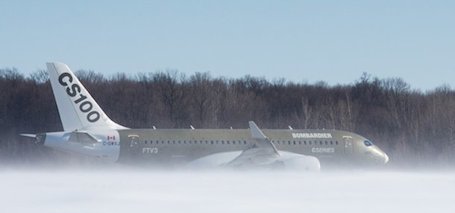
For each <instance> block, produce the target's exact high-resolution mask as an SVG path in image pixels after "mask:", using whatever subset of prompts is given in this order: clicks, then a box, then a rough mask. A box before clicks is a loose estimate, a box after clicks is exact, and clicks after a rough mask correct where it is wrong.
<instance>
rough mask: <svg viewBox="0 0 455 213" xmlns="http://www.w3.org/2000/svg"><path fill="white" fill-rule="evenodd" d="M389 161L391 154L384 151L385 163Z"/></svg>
mask: <svg viewBox="0 0 455 213" xmlns="http://www.w3.org/2000/svg"><path fill="white" fill-rule="evenodd" d="M388 162H389V156H388V155H387V154H386V153H385V152H384V164H387V163H388Z"/></svg>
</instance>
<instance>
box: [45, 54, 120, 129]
mask: <svg viewBox="0 0 455 213" xmlns="http://www.w3.org/2000/svg"><path fill="white" fill-rule="evenodd" d="M47 71H48V73H49V78H50V81H51V85H52V90H53V92H54V96H55V101H56V102H57V107H58V112H59V114H60V119H61V121H62V125H63V129H64V130H65V131H74V130H87V129H125V127H123V126H121V125H118V124H117V123H115V122H113V121H112V120H111V119H110V118H109V117H108V116H107V115H106V114H105V113H104V111H103V110H102V109H101V107H100V106H99V105H98V103H96V101H95V100H94V99H93V97H92V96H91V95H90V93H88V91H87V90H86V89H85V87H84V86H83V85H82V84H81V82H79V79H77V77H76V76H75V75H74V73H73V72H71V70H70V69H69V67H68V66H67V65H66V64H63V63H47Z"/></svg>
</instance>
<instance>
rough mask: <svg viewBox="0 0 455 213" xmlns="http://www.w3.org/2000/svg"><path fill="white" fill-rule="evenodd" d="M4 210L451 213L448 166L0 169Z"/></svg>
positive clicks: (453, 183) (452, 180)
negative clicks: (394, 168) (424, 168)
mask: <svg viewBox="0 0 455 213" xmlns="http://www.w3.org/2000/svg"><path fill="white" fill-rule="evenodd" d="M0 179H1V181H0V189H1V193H0V200H1V201H2V202H1V203H2V212H35V213H38V212H46V213H49V212H67V213H70V212H134V213H140V212H152V211H153V212H183V211H186V212H259V211H260V212H335V211H341V212H362V213H363V212H381V213H383V212H430V211H432V212H452V211H453V201H454V199H455V197H454V196H453V191H454V190H455V175H454V173H453V172H415V171H413V172H411V171H408V172H400V171H364V170H348V171H341V172H334V171H322V172H318V173H304V172H286V171H241V172H240V171H224V170H212V171H193V170H176V171H157V170H138V169H131V168H94V169H80V168H79V169H58V170H53V169H45V170H42V169H20V170H18V169H8V168H6V169H3V170H1V171H0Z"/></svg>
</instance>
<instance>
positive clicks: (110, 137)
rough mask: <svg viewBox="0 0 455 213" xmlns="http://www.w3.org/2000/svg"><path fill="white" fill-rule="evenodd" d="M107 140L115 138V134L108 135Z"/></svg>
mask: <svg viewBox="0 0 455 213" xmlns="http://www.w3.org/2000/svg"><path fill="white" fill-rule="evenodd" d="M107 140H115V136H109V135H108V136H107Z"/></svg>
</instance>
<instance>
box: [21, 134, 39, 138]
mask: <svg viewBox="0 0 455 213" xmlns="http://www.w3.org/2000/svg"><path fill="white" fill-rule="evenodd" d="M20 136H24V137H27V138H36V135H35V134H20Z"/></svg>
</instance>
